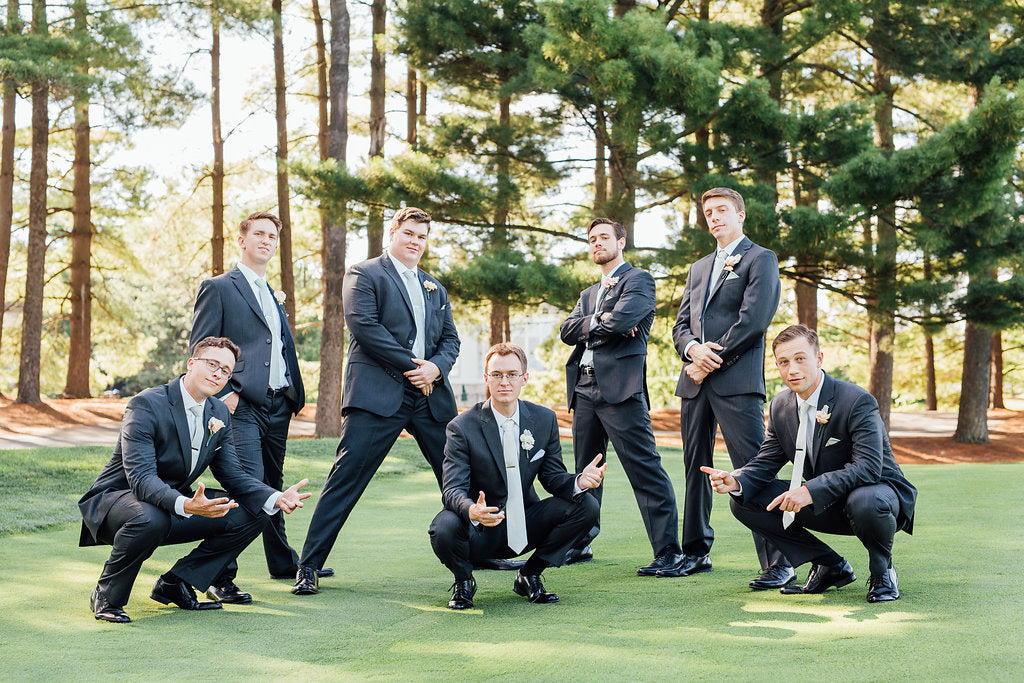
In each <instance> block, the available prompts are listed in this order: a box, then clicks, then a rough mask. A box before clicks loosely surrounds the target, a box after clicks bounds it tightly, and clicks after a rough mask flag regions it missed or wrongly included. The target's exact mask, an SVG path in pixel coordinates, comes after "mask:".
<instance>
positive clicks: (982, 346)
mask: <svg viewBox="0 0 1024 683" xmlns="http://www.w3.org/2000/svg"><path fill="white" fill-rule="evenodd" d="M972 279H973V278H972ZM968 286H970V285H968ZM991 363H992V333H991V332H989V331H988V330H986V329H984V328H982V327H979V326H978V325H975V324H973V323H971V322H970V321H969V320H968V322H967V327H966V329H965V330H964V365H963V372H962V374H961V381H960V406H959V410H958V411H957V417H956V432H955V433H954V434H953V440H954V441H957V442H959V443H988V398H989V381H990V379H991V371H990V368H991Z"/></svg>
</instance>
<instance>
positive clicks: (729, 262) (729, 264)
mask: <svg viewBox="0 0 1024 683" xmlns="http://www.w3.org/2000/svg"><path fill="white" fill-rule="evenodd" d="M741 258H743V254H733V255H732V256H730V257H729V258H727V259H725V266H724V267H723V268H722V270H724V271H725V272H727V273H731V272H732V269H733V268H734V267H735V266H736V264H737V263H739V262H740V259H741Z"/></svg>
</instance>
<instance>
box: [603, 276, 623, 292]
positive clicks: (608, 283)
mask: <svg viewBox="0 0 1024 683" xmlns="http://www.w3.org/2000/svg"><path fill="white" fill-rule="evenodd" d="M601 284H602V285H603V286H604V287H605V289H611V288H612V287H614V286H615V285H617V284H619V276H618V275H616V276H615V277H603V278H601Z"/></svg>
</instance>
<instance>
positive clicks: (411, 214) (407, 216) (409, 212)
mask: <svg viewBox="0 0 1024 683" xmlns="http://www.w3.org/2000/svg"><path fill="white" fill-rule="evenodd" d="M406 221H413V222H414V223H426V224H427V232H430V214H429V213H427V212H426V211H424V210H423V209H417V208H416V207H415V206H406V207H405V208H402V209H399V210H398V211H395V215H394V216H392V217H391V230H396V229H397V228H398V226H399V225H401V224H402V223H404V222H406Z"/></svg>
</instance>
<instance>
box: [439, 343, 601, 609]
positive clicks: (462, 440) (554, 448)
mask: <svg viewBox="0 0 1024 683" xmlns="http://www.w3.org/2000/svg"><path fill="white" fill-rule="evenodd" d="M529 379H530V375H529V373H528V372H527V367H526V353H525V352H524V351H523V349H522V348H520V347H519V346H517V345H515V344H508V343H501V344H495V345H494V346H492V347H491V348H490V350H489V351H488V352H487V355H486V357H485V358H484V380H485V381H486V382H487V388H488V389H489V390H490V396H491V397H490V399H489V400H488V401H484V402H483V403H478V404H476V405H475V406H473V407H472V408H470V409H469V410H467V411H466V412H464V413H462V414H461V415H459V416H458V417H456V418H455V419H454V420H452V421H451V422H450V423H448V440H447V443H446V444H445V449H444V483H443V484H442V494H441V497H442V499H443V501H444V510H442V511H441V512H439V513H438V514H437V516H436V517H434V521H433V522H432V523H431V525H430V545H431V547H432V548H433V549H434V553H435V554H436V555H437V557H438V559H440V560H441V562H442V563H443V564H444V565H445V566H446V567H448V569H450V570H451V572H452V574H454V575H455V583H454V584H453V585H452V598H451V600H450V601H449V602H448V608H449V609H455V610H459V609H467V608H469V607H472V606H473V596H474V594H475V593H476V581H474V580H473V564H474V562H475V561H477V560H480V559H490V558H495V557H506V558H507V557H515V556H517V555H520V554H523V553H525V552H528V551H529V550H534V552H533V554H532V555H531V556H530V558H529V559H528V560H527V561H526V563H525V564H524V565H523V567H522V568H521V569H520V570H519V573H518V574H517V575H516V578H515V580H514V581H513V583H512V590H513V591H514V592H515V593H516V594H518V595H522V596H524V597H526V598H528V599H529V600H530V602H533V603H538V604H547V603H553V602H558V596H557V595H555V594H554V593H548V592H547V591H545V590H544V585H543V584H542V583H541V580H540V575H541V572H543V571H544V569H546V568H547V567H551V566H559V565H561V564H562V563H563V562H564V561H565V554H566V551H567V550H568V549H569V547H570V546H571V545H572V544H573V543H574V542H575V541H577V539H579V538H580V537H582V536H585V535H586V534H587V532H588V531H589V530H590V528H591V527H592V526H593V525H594V524H595V523H596V522H597V515H598V504H597V502H596V501H595V500H594V499H593V498H591V497H590V496H587V495H585V493H584V492H585V491H586V490H587V489H591V490H593V488H594V487H596V486H598V485H599V484H600V483H601V479H602V477H603V476H604V471H605V468H606V467H607V465H602V466H600V467H598V463H599V462H600V461H601V456H600V455H598V456H596V457H594V459H593V460H592V461H591V462H590V463H588V464H587V465H586V467H584V468H582V472H581V473H580V474H579V475H578V476H577V475H573V474H569V473H568V472H566V470H565V465H564V464H563V462H562V446H561V444H560V443H559V441H558V421H557V420H556V419H555V413H554V412H553V411H551V410H549V409H548V408H544V407H543V406H539V405H536V404H534V403H529V402H527V401H520V400H519V394H520V392H522V390H523V385H525V384H526V382H527V381H528V380H529ZM535 479H537V480H539V481H540V483H541V486H543V487H544V489H545V490H546V491H548V492H549V493H551V494H552V497H551V498H545V499H543V500H539V499H538V498H537V497H536V496H535V495H534V494H533V482H534V480H535Z"/></svg>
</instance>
